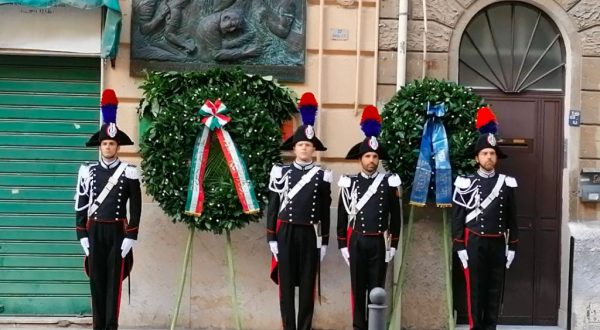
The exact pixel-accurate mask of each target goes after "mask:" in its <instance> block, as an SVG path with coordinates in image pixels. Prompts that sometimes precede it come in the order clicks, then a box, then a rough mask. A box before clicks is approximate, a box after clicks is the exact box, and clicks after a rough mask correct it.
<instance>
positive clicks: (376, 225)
mask: <svg viewBox="0 0 600 330" xmlns="http://www.w3.org/2000/svg"><path fill="white" fill-rule="evenodd" d="M377 174H378V173H377V172H376V173H375V174H373V175H371V176H368V175H366V174H365V173H362V172H361V173H360V174H357V175H351V176H342V177H341V178H340V180H339V182H338V185H339V186H340V199H339V204H338V220H337V221H338V222H337V237H338V247H339V248H343V247H346V246H347V238H348V237H347V235H348V234H347V233H348V211H347V210H346V207H345V206H344V201H343V198H344V197H343V191H344V190H346V191H347V192H350V191H352V189H355V191H356V200H357V201H359V200H360V199H361V197H362V196H364V194H365V193H366V192H367V190H368V189H369V187H370V186H371V184H373V182H374V181H375V177H376V176H377ZM400 183H401V182H400V177H399V176H398V175H395V174H389V173H388V174H385V177H384V178H383V180H381V183H379V185H378V187H377V192H376V193H375V194H374V195H373V196H371V198H370V199H369V200H368V202H367V203H366V204H365V205H364V207H363V208H362V209H361V210H358V213H357V214H356V218H355V220H354V223H350V226H353V231H355V232H357V233H358V234H362V235H373V236H377V235H383V234H384V233H385V231H386V230H389V234H391V237H390V239H391V244H390V245H391V247H393V248H397V247H398V238H399V235H400V197H399V196H400V191H399V187H400ZM347 204H349V203H348V201H347Z"/></svg>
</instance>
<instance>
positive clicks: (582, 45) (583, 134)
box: [0, 0, 600, 330]
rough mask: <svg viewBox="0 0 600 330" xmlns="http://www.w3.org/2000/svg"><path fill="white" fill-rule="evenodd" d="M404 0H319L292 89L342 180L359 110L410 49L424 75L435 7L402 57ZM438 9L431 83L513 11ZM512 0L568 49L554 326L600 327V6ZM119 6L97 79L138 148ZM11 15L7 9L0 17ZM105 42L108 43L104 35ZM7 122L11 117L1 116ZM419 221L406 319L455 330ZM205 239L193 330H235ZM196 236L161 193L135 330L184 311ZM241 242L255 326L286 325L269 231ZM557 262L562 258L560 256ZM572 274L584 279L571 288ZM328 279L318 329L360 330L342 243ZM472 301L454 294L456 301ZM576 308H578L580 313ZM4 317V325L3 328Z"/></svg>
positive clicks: (429, 217)
mask: <svg viewBox="0 0 600 330" xmlns="http://www.w3.org/2000/svg"><path fill="white" fill-rule="evenodd" d="M399 1H400V0H362V1H360V0H336V1H308V2H307V20H308V22H307V29H308V30H307V40H306V45H307V53H306V54H307V55H306V75H305V81H304V83H301V84H300V83H299V84H289V86H290V87H291V88H293V89H294V90H295V91H296V92H297V93H298V94H300V93H302V92H305V91H312V92H314V93H315V94H316V95H317V97H318V99H319V101H320V104H321V107H320V111H321V112H320V114H319V117H318V119H317V135H319V136H320V137H321V139H322V140H323V142H324V144H325V145H327V147H328V151H327V152H325V153H322V154H320V155H319V156H318V159H317V160H318V161H319V162H321V163H324V164H325V165H326V166H327V167H329V168H331V169H332V170H333V171H334V172H335V173H336V175H335V178H334V181H336V180H337V177H339V175H340V174H342V173H351V172H356V171H358V168H357V165H356V164H355V162H348V161H345V160H344V159H343V158H344V156H345V154H346V152H347V150H348V149H349V148H350V147H351V146H352V145H353V144H355V143H356V142H358V141H360V140H361V138H362V136H361V132H360V130H359V128H358V121H359V118H360V112H359V111H357V110H359V109H361V108H362V107H363V106H365V105H368V104H377V105H378V106H379V107H380V109H382V107H383V105H384V104H385V103H386V102H387V101H388V100H389V99H390V98H391V96H392V95H393V94H394V93H395V91H396V88H397V86H396V78H397V77H396V72H397V68H398V63H397V55H398V52H399V51H400V52H406V58H407V61H406V81H411V80H413V79H420V78H422V66H423V42H422V40H423V31H424V26H425V20H424V15H423V7H422V1H419V0H409V6H408V13H407V15H408V27H407V30H408V34H407V38H406V42H405V43H404V44H403V45H404V46H403V47H402V46H401V47H400V49H399V48H398V8H399V7H398V6H399ZM426 3H427V5H426V8H425V9H426V12H427V31H428V32H427V35H426V40H427V41H426V44H427V56H426V59H425V66H426V75H427V76H429V77H435V78H439V79H446V80H450V81H460V75H459V72H460V67H459V58H460V54H459V49H460V44H461V40H462V37H463V33H464V31H465V29H466V27H467V26H468V24H469V23H470V22H471V20H472V19H473V17H475V16H476V15H477V14H478V13H480V12H481V11H482V10H484V9H485V8H488V6H490V5H495V4H499V3H502V2H501V1H493V0H427V1H426ZM512 3H524V4H527V5H530V6H531V7H532V8H537V9H539V10H540V11H541V12H542V13H544V15H545V16H547V17H549V18H550V20H551V21H552V22H553V23H554V24H555V25H556V27H557V28H558V30H559V31H560V35H561V40H562V44H563V45H564V59H565V63H564V85H563V86H564V88H563V89H562V90H561V91H560V93H559V94H560V95H561V96H560V97H559V98H558V99H559V101H560V102H562V103H561V104H562V107H561V108H560V109H558V110H557V111H558V112H559V114H558V116H559V118H560V123H559V124H558V125H557V126H556V127H555V129H556V130H555V132H557V134H560V135H559V137H560V139H562V143H559V146H558V149H559V150H560V152H559V153H558V155H555V162H559V163H560V164H559V166H558V167H557V168H558V177H559V178H560V182H559V187H558V188H557V189H555V190H556V196H558V197H557V200H558V202H556V203H555V204H556V205H557V208H558V214H559V216H558V227H557V229H556V230H557V232H558V236H556V237H557V241H556V242H554V243H555V244H554V245H553V246H554V248H556V249H557V253H556V258H555V259H558V260H557V261H556V265H557V266H556V267H557V268H556V271H557V278H558V281H557V282H556V288H555V289H556V290H555V291H556V292H557V294H556V295H555V297H553V298H556V300H557V304H556V311H555V312H554V313H551V314H553V315H554V317H555V319H556V320H555V321H552V320H553V319H552V317H549V318H547V319H544V320H542V321H544V322H545V323H548V322H554V324H558V325H560V326H561V327H563V328H566V324H567V321H568V320H571V321H572V325H573V329H594V327H595V326H596V327H597V326H598V323H597V322H599V319H598V318H597V317H595V316H594V315H600V300H599V298H598V297H600V292H599V291H600V289H598V287H599V286H598V278H597V274H598V273H599V271H598V269H597V267H598V265H600V260H599V259H600V256H599V253H598V252H597V251H600V249H599V245H598V244H599V243H598V242H599V241H600V240H598V239H597V237H599V236H600V235H598V234H597V233H598V232H599V231H600V230H599V229H597V228H598V227H600V226H599V225H598V224H597V223H598V219H599V218H600V208H599V207H598V206H597V204H595V203H583V202H581V201H580V198H579V196H578V190H579V178H580V170H581V169H582V168H600V129H599V127H600V2H598V1H596V0H519V1H512ZM119 4H120V6H121V9H122V13H123V29H122V31H121V38H120V45H119V53H118V56H117V57H116V60H115V61H114V63H110V61H101V60H98V70H99V71H101V79H100V85H101V87H102V88H113V89H115V90H116V91H117V94H118V95H119V98H120V101H121V103H120V106H119V127H120V128H121V129H122V130H124V131H126V132H130V133H131V134H130V135H131V136H132V137H133V138H134V140H135V142H136V145H137V143H138V142H139V139H138V137H137V134H135V132H137V131H138V118H137V112H136V110H137V106H138V103H139V100H140V98H141V96H142V95H141V91H140V90H139V89H138V86H139V84H140V82H141V80H140V78H135V77H131V76H130V74H129V72H130V67H129V65H130V58H129V52H130V35H131V24H130V20H131V16H132V14H131V6H132V4H131V1H130V0H121V1H119ZM2 10H3V8H2V6H0V14H2ZM73 15H76V14H73ZM73 15H71V16H70V17H74V16H73ZM98 17H100V15H98ZM98 20H99V19H98ZM27 28H32V29H33V27H27ZM340 29H341V30H344V31H345V32H347V36H348V37H347V38H345V39H344V38H342V39H340V38H334V37H333V31H336V30H340ZM98 30H99V29H98ZM42 32H43V33H44V34H43V35H44V36H45V38H43V39H45V41H53V42H57V41H61V38H63V39H64V37H62V36H61V35H60V34H53V30H52V29H48V30H47V31H42ZM36 33H38V34H39V33H41V32H40V31H38V32H36ZM97 34H98V38H99V36H100V33H99V31H98V33H97ZM4 38H10V35H6V34H5V35H4ZM63 41H65V40H63ZM97 42H99V40H98V41H97ZM71 46H72V47H74V48H75V50H74V51H73V54H65V53H58V54H57V53H56V52H52V51H48V49H46V48H45V46H43V45H36V44H33V45H29V49H28V50H19V49H12V48H11V49H0V53H2V54H8V55H17V56H20V55H25V54H27V55H48V54H50V55H53V56H58V57H59V58H61V57H64V58H65V59H66V60H68V59H69V57H70V56H74V54H75V53H77V51H76V50H77V47H78V45H77V44H75V45H73V43H72V42H71ZM92 53H93V54H90V53H87V54H85V55H83V56H87V57H90V56H96V57H98V54H97V53H96V52H95V51H94V52H92ZM75 56H82V55H81V54H80V55H75ZM0 65H2V63H0ZM488 92H490V91H488ZM1 93H3V91H2V90H0V94H1ZM536 95H537V94H536ZM570 110H580V111H581V126H569V124H568V119H569V111H570ZM4 119H5V118H2V117H1V116H0V121H1V120H4ZM350 128H355V129H350ZM560 144H562V145H560ZM540 146H541V145H540ZM1 147H2V146H0V148H1ZM121 152H122V155H123V158H124V159H125V160H127V161H130V162H132V163H135V164H139V162H140V158H139V154H138V148H137V147H136V146H133V147H125V148H123V149H122V150H121ZM1 170H2V169H0V172H1ZM73 175H75V173H73ZM333 194H334V196H337V190H335V189H334V191H333ZM334 201H337V198H334ZM2 205H4V204H2ZM336 208H337V205H335V202H334V205H332V209H331V212H332V214H335V212H336V210H337V209H336ZM430 211H431V212H430ZM419 214H420V219H419V220H418V221H417V222H416V223H415V232H416V233H417V234H416V235H415V241H414V242H413V245H412V252H411V254H410V255H409V260H408V265H409V268H408V269H409V271H408V276H407V283H408V285H407V289H406V291H405V296H404V305H403V313H402V318H403V320H402V324H403V327H405V328H407V329H424V330H425V329H432V330H433V329H445V328H446V327H447V321H446V315H447V311H446V307H445V306H446V305H445V302H444V299H445V298H444V281H443V273H442V264H443V262H442V259H441V253H442V252H441V250H442V249H441V240H440V235H441V234H440V232H441V224H440V221H439V219H438V217H437V215H436V213H435V212H433V211H432V210H428V209H426V210H425V211H423V212H420V213H419ZM334 225H335V224H334ZM571 227H573V228H571ZM2 230H4V229H2ZM332 232H333V231H332ZM196 235H197V236H196V239H195V246H194V249H193V252H192V261H191V267H190V270H189V274H188V275H189V276H188V279H189V280H188V283H187V284H186V287H185V291H184V298H183V303H182V306H183V307H182V310H181V315H180V326H181V327H187V328H202V329H228V328H233V322H232V311H231V307H230V306H231V305H230V289H229V283H228V275H227V274H228V273H227V264H226V259H225V239H224V238H223V237H218V236H214V235H212V234H208V233H197V234H196ZM571 236H574V237H575V244H574V248H573V254H574V257H573V258H572V260H573V262H572V263H573V267H572V268H571V267H570V264H571V258H570V257H569V256H570V253H571V249H570V238H571ZM186 237H187V230H186V228H185V227H184V226H182V225H180V224H172V223H171V221H170V219H168V218H167V217H166V216H164V215H163V213H162V212H161V210H160V208H159V206H158V205H157V203H155V202H154V201H152V199H151V198H150V197H149V196H145V197H144V205H143V214H142V224H141V229H140V236H139V242H138V244H137V245H136V247H135V250H136V266H135V267H134V271H133V273H132V282H131V288H130V289H131V298H130V299H131V300H130V302H129V303H123V305H122V313H121V323H122V325H123V326H137V327H148V328H158V329H163V328H167V325H168V324H169V322H170V319H171V318H172V316H173V306H174V303H175V296H176V287H177V284H178V280H179V278H180V268H181V262H182V258H183V251H184V249H185V238H186ZM232 238H233V244H234V252H235V259H236V263H237V278H238V281H239V283H238V291H239V296H240V304H241V309H242V318H243V324H244V328H245V329H278V328H279V326H280V318H279V307H278V300H277V288H276V287H275V286H274V285H273V284H272V283H271V282H270V280H269V278H268V266H269V258H270V256H269V250H268V247H267V244H266V241H265V229H264V223H257V224H251V225H250V226H248V227H247V228H245V229H244V230H240V231H237V232H235V233H233V234H232ZM550 257H551V258H554V255H552V256H550ZM519 258H521V259H524V257H521V255H517V261H516V263H517V264H518V262H519ZM531 260H534V261H536V260H542V261H543V260H545V259H543V258H537V259H536V258H533V259H531ZM536 262H537V261H536ZM570 269H572V270H573V271H572V273H573V276H572V279H573V280H572V283H573V284H572V287H571V288H570V287H569V273H570V272H569V271H570ZM322 270H323V279H322V287H323V299H322V303H321V305H317V307H316V313H315V322H314V325H315V328H317V329H348V328H350V327H351V316H350V286H349V283H350V282H349V280H350V279H349V272H348V269H347V267H346V265H345V263H344V262H343V259H342V257H341V255H340V254H339V252H338V251H337V247H336V246H333V245H332V246H331V247H330V249H329V252H328V255H327V256H326V258H325V261H324V264H323V268H322ZM127 289H128V288H127V287H125V288H124V290H127ZM571 293H572V295H571ZM459 294H460V293H459V292H455V295H459ZM569 297H571V299H569ZM569 302H571V303H569ZM569 306H571V307H572V314H571V316H570V317H569V315H568V310H569ZM533 314H535V313H533ZM2 319H4V318H2V317H0V322H2ZM54 319H61V317H54ZM549 320H550V321H549ZM30 321H31V319H28V322H30ZM16 322H18V318H17V320H16ZM521 323H525V322H521Z"/></svg>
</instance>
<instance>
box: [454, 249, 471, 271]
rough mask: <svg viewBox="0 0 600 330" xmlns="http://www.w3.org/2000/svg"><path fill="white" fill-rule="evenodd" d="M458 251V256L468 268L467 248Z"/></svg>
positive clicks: (465, 267) (464, 266)
mask: <svg viewBox="0 0 600 330" xmlns="http://www.w3.org/2000/svg"><path fill="white" fill-rule="evenodd" d="M456 253H458V258H459V259H460V262H462V265H463V268H464V269H467V267H469V263H468V260H469V255H468V254H467V250H460V251H457V252H456Z"/></svg>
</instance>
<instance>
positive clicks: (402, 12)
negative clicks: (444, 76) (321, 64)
mask: <svg viewBox="0 0 600 330" xmlns="http://www.w3.org/2000/svg"><path fill="white" fill-rule="evenodd" d="M408 1H409V0H400V1H399V2H398V45H397V53H396V56H397V61H396V91H399V90H400V88H402V86H404V85H405V84H406V48H407V47H406V39H407V34H408ZM400 206H402V203H401V204H400ZM400 210H401V211H400V212H403V211H402V208H401V209H400ZM402 237H404V226H401V227H400V242H399V243H398V251H397V253H396V255H397V257H396V258H394V277H393V278H394V279H397V278H398V273H400V268H401V267H402V262H403V260H402V257H401V256H402V254H403V251H402V247H403V246H404V244H403V242H402ZM392 287H393V288H394V290H401V289H402V286H401V283H393V285H392ZM395 295H396V293H395V292H394V291H392V297H393V296H395ZM393 309H394V310H393V311H392V318H391V320H390V327H389V329H401V328H402V324H401V323H402V293H400V299H398V306H393Z"/></svg>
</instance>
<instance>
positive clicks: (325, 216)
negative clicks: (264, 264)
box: [267, 163, 331, 245]
mask: <svg viewBox="0 0 600 330" xmlns="http://www.w3.org/2000/svg"><path fill="white" fill-rule="evenodd" d="M314 167H316V168H318V171H317V172H316V173H315V175H314V176H313V177H311V178H310V181H309V182H308V183H306V185H304V187H302V189H300V191H299V192H298V193H297V194H296V195H295V196H293V198H291V199H290V200H289V201H288V202H287V203H286V205H285V207H284V208H283V209H281V210H280V208H281V204H282V203H283V201H284V199H285V194H287V193H289V191H290V190H292V189H293V187H295V186H296V184H297V183H298V182H299V181H300V180H301V179H302V177H303V176H304V175H305V174H306V173H309V171H310V170H311V169H313V168H314ZM269 188H270V190H271V193H270V196H269V206H268V209H267V241H276V240H277V221H278V220H281V221H282V222H288V223H290V224H295V225H306V226H309V225H310V226H312V225H315V224H319V223H320V224H321V226H320V227H321V233H320V234H321V236H322V244H323V245H327V244H328V242H329V224H330V214H329V207H330V206H331V172H330V171H328V170H327V171H324V170H323V169H321V168H320V167H319V166H318V165H314V164H310V165H307V166H300V165H298V164H297V163H292V164H291V165H275V166H273V169H272V170H271V181H270V187H269Z"/></svg>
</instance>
